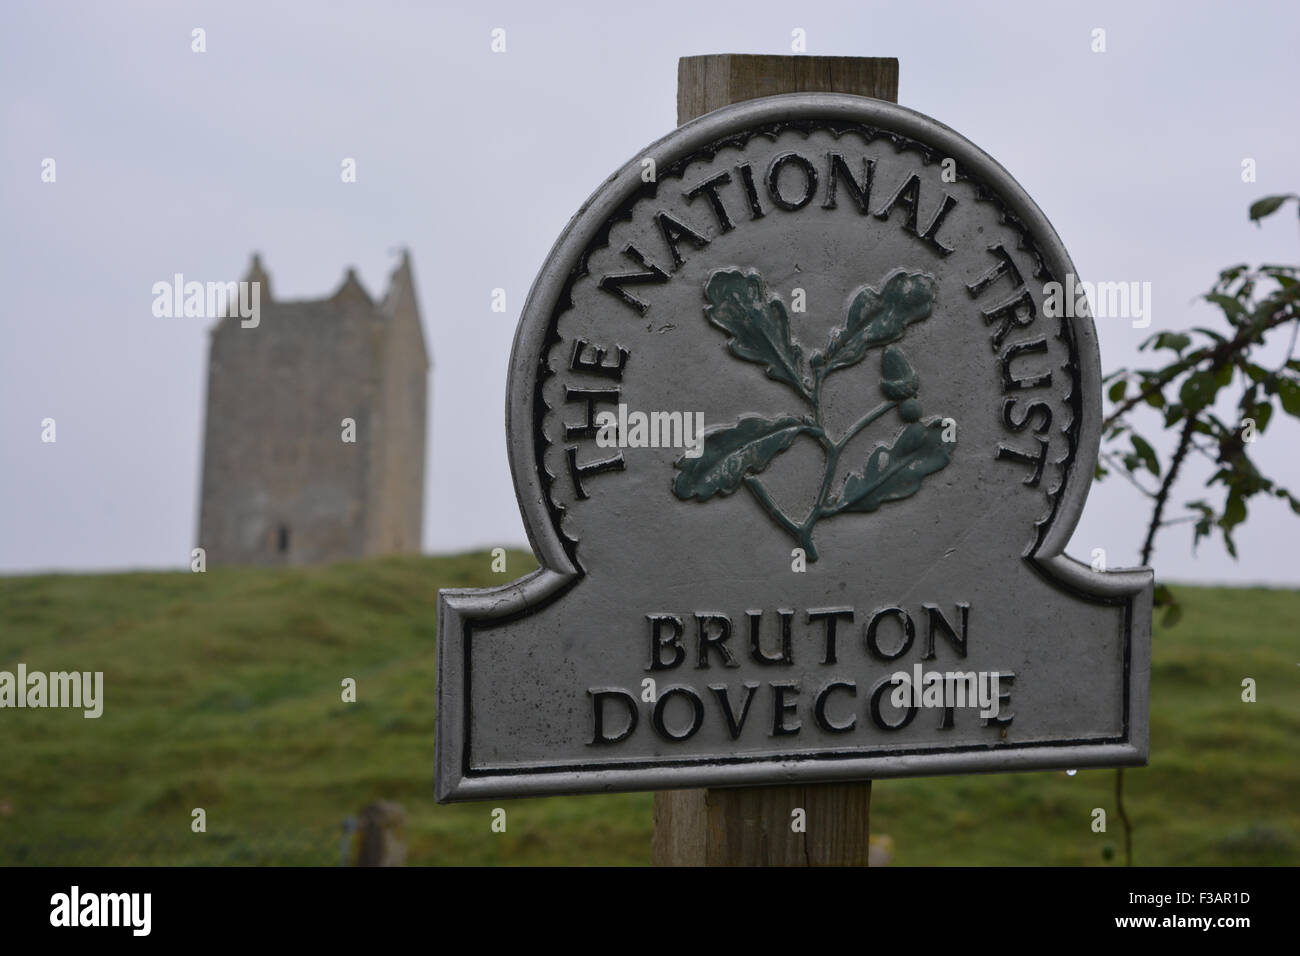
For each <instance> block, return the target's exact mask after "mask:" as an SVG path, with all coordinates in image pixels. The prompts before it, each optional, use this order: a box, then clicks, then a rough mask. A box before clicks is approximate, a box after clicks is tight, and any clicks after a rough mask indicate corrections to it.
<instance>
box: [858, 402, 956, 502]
mask: <svg viewBox="0 0 1300 956" xmlns="http://www.w3.org/2000/svg"><path fill="white" fill-rule="evenodd" d="M943 431H944V428H943V420H942V419H937V418H936V419H935V420H934V421H932V422H930V423H929V424H928V425H926V424H922V423H920V422H913V423H912V424H910V425H906V426H904V428H903V430H902V431H901V432H899V433H898V437H897V438H895V439H894V444H893V445H892V446H885V445H879V446H877V447H876V449H875V450H874V451H873V452H872V453H871V456H870V457H869V458H868V459H867V464H866V467H865V468H864V469H863V470H862V474H861V475H857V474H851V475H849V477H848V480H847V481H845V483H844V491H843V493H842V494H841V495H840V501H841V502H842V505H841V506H840V507H839V508H838V509H837V510H844V511H875V510H876V509H877V508H879V507H880V506H881V505H882V504H884V503H885V502H887V501H898V500H899V499H901V498H907V497H909V496H911V495H914V494H916V493H917V492H918V491H919V490H920V489H921V481H922V479H924V478H925V476H926V475H931V474H934V472H936V471H939V470H940V469H942V468H944V467H946V466H947V464H948V462H949V460H950V459H951V457H952V448H953V446H954V445H955V444H956V443H955V442H946V441H944V440H943Z"/></svg>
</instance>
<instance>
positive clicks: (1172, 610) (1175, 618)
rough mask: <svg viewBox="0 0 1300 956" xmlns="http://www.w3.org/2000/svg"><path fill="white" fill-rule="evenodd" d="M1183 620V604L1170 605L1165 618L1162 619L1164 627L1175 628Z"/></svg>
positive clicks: (1166, 609) (1161, 622)
mask: <svg viewBox="0 0 1300 956" xmlns="http://www.w3.org/2000/svg"><path fill="white" fill-rule="evenodd" d="M1182 619H1183V606H1182V605H1181V604H1170V605H1169V606H1168V607H1166V608H1165V614H1164V617H1162V618H1161V619H1160V624H1161V626H1162V627H1173V626H1174V625H1175V624H1177V623H1178V622H1179V621H1181V620H1182Z"/></svg>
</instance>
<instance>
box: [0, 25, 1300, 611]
mask: <svg viewBox="0 0 1300 956" xmlns="http://www.w3.org/2000/svg"><path fill="white" fill-rule="evenodd" d="M466 10H468V11H469V12H466ZM196 27H200V28H202V29H203V30H204V31H205V32H206V37H205V39H206V52H204V53H195V52H193V51H192V50H191V45H192V30H193V29H194V28H196ZM494 28H503V29H504V30H505V31H506V33H505V37H506V52H505V53H493V52H492V51H491V39H492V37H491V33H492V30H493V29H494ZM796 28H801V29H802V30H804V31H805V33H806V37H807V52H808V54H810V55H842V56H895V57H898V58H899V60H900V63H901V81H900V86H899V101H900V102H901V103H902V104H903V105H905V106H908V107H911V108H913V109H916V110H920V111H921V112H923V113H927V114H929V115H930V116H933V117H935V118H936V119H938V120H940V121H941V122H943V123H946V124H947V125H949V126H952V127H954V128H955V129H956V130H958V131H959V132H961V133H963V134H964V135H966V136H967V137H968V138H970V139H971V140H973V141H974V142H975V143H976V144H978V145H979V146H981V147H982V148H983V149H985V150H986V151H987V152H989V153H990V154H991V155H992V156H994V157H995V158H996V159H997V160H999V161H1000V162H1001V163H1002V164H1003V165H1004V166H1005V167H1006V168H1007V169H1008V170H1009V171H1010V172H1011V174H1012V175H1013V176H1015V177H1016V178H1017V179H1018V180H1019V181H1020V183H1021V184H1022V185H1023V186H1024V187H1025V189H1026V190H1027V191H1028V192H1029V194H1030V195H1031V196H1032V197H1033V198H1034V199H1035V200H1036V201H1037V203H1038V204H1039V206H1040V207H1041V208H1042V209H1043V211H1044V212H1045V213H1046V214H1047V216H1048V218H1049V219H1050V220H1051V221H1052V222H1053V224H1054V225H1055V227H1056V229H1057V232H1058V233H1059V234H1060V236H1061V238H1062V240H1063V241H1064V243H1065V246H1066V248H1067V249H1068V250H1069V251H1070V254H1071V255H1072V257H1073V260H1074V263H1075V266H1076V267H1077V269H1078V271H1079V274H1080V276H1081V277H1082V278H1084V279H1089V280H1093V281H1097V280H1113V281H1121V280H1123V281H1146V282H1150V283H1151V284H1152V288H1153V296H1154V315H1153V319H1154V320H1153V323H1152V326H1151V328H1150V329H1142V330H1139V329H1134V328H1132V327H1131V323H1130V322H1128V321H1125V320H1102V321H1099V329H1098V332H1099V337H1100V340H1101V349H1102V365H1103V368H1104V369H1105V370H1110V369H1111V368H1114V367H1115V366H1117V365H1133V364H1135V363H1139V362H1140V361H1141V359H1140V358H1139V356H1138V353H1137V352H1136V347H1137V344H1138V343H1139V342H1140V341H1141V340H1142V339H1143V338H1145V337H1146V336H1147V335H1149V334H1150V333H1151V332H1153V331H1156V330H1158V329H1161V328H1182V327H1185V326H1187V325H1193V324H1203V325H1204V324H1214V323H1216V322H1217V321H1218V318H1217V315H1216V312H1215V310H1213V309H1212V308H1211V307H1209V306H1207V305H1205V304H1204V303H1197V302H1196V297H1197V296H1198V295H1199V294H1200V293H1202V292H1204V291H1205V290H1206V289H1207V288H1208V286H1209V284H1210V283H1211V282H1212V281H1213V279H1214V278H1215V276H1216V274H1217V272H1218V270H1219V269H1220V268H1222V267H1224V266H1227V265H1229V264H1232V263H1236V262H1243V261H1249V262H1255V263H1260V262H1278V261H1283V262H1294V261H1296V253H1297V248H1298V244H1300V234H1298V232H1297V229H1296V225H1295V217H1294V213H1293V212H1288V213H1287V214H1286V215H1285V216H1283V215H1281V214H1279V215H1278V216H1276V217H1274V219H1272V220H1269V221H1268V223H1267V224H1266V225H1265V226H1264V228H1263V229H1257V228H1256V227H1255V226H1253V225H1250V224H1249V223H1248V222H1247V219H1246V208H1247V206H1248V205H1249V203H1250V202H1251V201H1252V200H1254V199H1256V198H1258V197H1260V196H1263V195H1266V194H1269V193H1275V192H1289V191H1300V136H1297V135H1296V127H1295V97H1296V90H1297V89H1298V88H1300V57H1297V54H1296V49H1295V44H1296V38H1297V36H1300V7H1297V5H1296V4H1294V3H1283V2H1279V3H1250V2H1233V3H1230V4H1229V3H1222V4H1209V3H1184V2H1180V3H1144V2H1134V0H1126V2H1120V3H1089V4H1074V5H1071V6H1069V7H1068V8H1067V7H1066V6H1065V5H1062V4H1044V3H1041V2H1029V3H997V2H983V3H979V4H968V3H951V4H949V3H938V4H927V3H922V2H915V0H910V2H905V3H890V4H879V3H866V2H862V0H851V2H842V3H829V2H799V3H792V2H788V0H787V2H772V0H744V2H733V3H716V4H714V3H707V2H701V0H689V2H668V0H656V2H655V3H653V4H644V3H618V4H614V3H599V4H598V3H591V4H588V5H582V4H578V3H575V2H564V3H554V2H552V3H538V2H510V3H490V2H479V3H472V4H463V5H460V6H459V7H456V8H452V7H449V6H448V5H446V4H436V5H426V4H416V3H386V2H377V0H368V2H364V3H361V2H358V3H336V4H329V5H328V6H327V5H325V4H320V3H306V2H300V3H275V4H267V3H247V4H246V3H235V2H229V0H222V2H219V3H186V4H176V3H170V2H168V3H163V2H159V3H134V4H118V3H113V4H98V3H97V4H91V3H88V2H87V3H61V4H52V3H19V2H14V0H6V2H5V3H4V4H3V5H2V6H0V98H2V101H3V107H4V114H5V136H4V142H3V145H2V146H0V164H2V167H0V223H3V225H2V226H0V229H2V230H3V233H2V236H3V238H2V240H0V241H2V242H3V248H2V249H0V263H2V264H3V265H2V268H3V273H2V278H3V282H4V288H5V297H6V308H5V310H4V313H3V320H2V322H3V334H2V336H0V449H2V450H0V463H2V464H0V572H5V573H15V572H20V571H31V570H39V569H125V568H138V567H159V568H180V567H183V566H185V565H187V564H188V561H189V550H190V548H191V547H193V546H194V545H195V543H196V542H195V537H196V533H197V503H198V494H199V468H200V460H201V448H202V422H203V397H204V389H205V383H206V361H207V342H208V336H207V330H208V327H209V326H210V325H211V322H210V321H209V320H206V319H185V318H174V319H159V318H155V317H154V316H153V315H152V312H151V308H150V307H151V304H152V301H153V296H152V293H151V287H152V285H153V283H155V282H158V281H169V280H170V278H171V276H172V275H173V274H174V273H177V272H180V273H184V274H185V276H186V277H187V278H193V279H199V280H202V281H206V280H227V279H236V278H239V277H241V276H242V274H243V272H244V270H245V269H246V267H247V262H248V258H249V255H250V254H251V252H252V251H253V250H258V251H260V252H261V253H262V258H263V262H264V264H265V265H266V268H267V269H268V271H269V272H270V274H271V279H272V286H273V291H274V294H275V296H276V297H277V298H319V297H323V296H325V295H327V294H329V293H330V292H332V291H333V290H334V289H335V288H336V287H337V285H338V284H339V283H340V281H341V280H342V277H343V274H344V270H345V268H346V267H347V266H349V265H353V266H355V267H356V268H357V271H358V274H359V275H360V277H361V279H362V282H363V283H364V284H365V285H366V287H367V288H368V289H369V290H370V291H371V293H372V295H374V296H376V297H378V296H380V295H382V293H383V287H384V283H385V282H386V280H387V276H388V273H389V271H390V270H391V268H392V267H393V265H394V263H395V256H394V250H395V249H396V248H397V247H399V246H402V245H406V246H409V248H410V250H411V254H412V258H413V262H414V266H415V273H416V279H417V284H418V291H419V295H420V305H421V308H422V310H423V315H424V324H425V334H426V338H427V340H428V342H429V346H430V350H431V352H432V357H433V363H434V369H433V378H432V383H431V385H432V388H431V404H432V417H431V419H430V423H431V434H430V440H431V441H430V455H429V467H428V472H427V475H428V481H427V490H426V498H425V513H426V521H425V529H424V548H425V550H426V551H434V552H449V551H458V550H463V549H468V548H472V547H493V546H496V545H520V544H523V543H524V542H525V536H524V532H523V526H522V524H521V522H520V519H519V512H518V508H517V506H516V504H515V499H514V492H513V487H512V484H511V481H510V472H509V467H508V465H507V462H506V455H505V432H504V424H503V407H504V395H505V372H506V367H507V362H508V358H509V352H510V344H511V340H512V336H513V334H514V328H515V323H516V321H517V320H518V316H519V311H520V308H521V306H522V305H523V301H524V297H525V295H526V293H527V291H528V288H529V286H530V284H531V282H532V280H533V277H534V275H535V274H536V272H537V270H538V268H539V267H540V266H541V264H542V261H543V259H544V257H545V255H546V253H547V251H548V250H549V248H550V246H551V244H552V242H553V241H554V240H555V238H556V236H557V235H558V234H559V232H560V230H561V229H562V228H563V227H564V225H565V223H566V222H567V221H568V219H569V217H570V216H571V215H572V214H573V213H574V212H575V211H576V210H577V209H578V207H579V206H580V205H581V204H582V202H583V201H584V200H585V199H586V198H587V197H588V196H589V195H590V194H591V193H592V192H593V191H594V190H595V189H596V187H598V186H599V185H600V184H601V183H602V182H603V181H604V179H605V177H606V176H608V175H609V174H610V173H612V172H613V171H614V170H615V169H617V168H618V167H619V166H621V165H622V164H623V163H625V162H626V161H628V160H629V159H631V158H633V157H634V156H637V155H639V151H640V150H641V148H642V147H643V146H645V145H646V144H648V143H650V142H651V141H653V140H655V139H657V138H658V137H660V136H661V135H663V134H665V133H667V132H668V131H670V130H671V129H672V128H673V126H674V125H675V116H676V114H675V84H676V71H677V58H678V57H680V56H687V55H694V54H704V53H723V52H734V53H777V54H788V53H790V52H791V33H792V31H793V30H795V29H796ZM1096 28H1102V29H1104V30H1105V31H1106V35H1105V36H1106V51H1105V52H1104V53H1094V52H1093V51H1092V49H1091V47H1092V44H1093V30H1094V29H1096ZM345 157H352V158H355V159H356V162H357V182H355V183H346V184H345V183H343V182H342V181H341V177H340V168H341V163H342V160H343V159H344V158H345ZM46 158H53V159H54V160H55V161H56V167H55V168H56V175H57V179H56V181H55V182H54V183H43V182H42V181H41V172H42V161H43V160H44V159H46ZM1245 158H1251V159H1254V160H1255V163H1256V169H1257V181H1256V182H1254V183H1243V182H1242V177H1241V164H1242V160H1243V159H1245ZM498 287H500V288H504V289H506V291H507V311H506V313H505V314H500V313H495V312H493V311H491V308H490V305H491V294H492V290H493V289H494V288H498ZM1284 350H1285V343H1282V344H1281V346H1280V347H1279V349H1278V351H1277V353H1276V359H1277V360H1278V361H1280V360H1281V358H1282V351H1284ZM1279 417H1281V416H1279ZM45 418H54V419H55V420H56V422H57V441H56V442H55V443H53V444H48V443H43V442H42V441H41V422H42V420H43V419H45ZM1169 444H1170V442H1165V443H1164V446H1163V447H1168V445H1169ZM1298 449H1300V428H1298V427H1296V425H1294V424H1293V423H1292V422H1291V421H1290V420H1287V421H1284V422H1278V420H1277V419H1275V423H1274V425H1273V426H1272V427H1271V429H1270V431H1269V432H1268V433H1267V434H1266V435H1265V436H1264V438H1263V439H1262V440H1261V441H1260V442H1258V443H1257V444H1256V445H1255V446H1254V447H1253V453H1254V454H1255V456H1256V458H1257V460H1258V462H1259V463H1260V464H1261V466H1262V467H1263V469H1264V470H1265V472H1266V473H1269V474H1272V475H1274V477H1277V478H1278V479H1280V480H1282V481H1283V482H1284V483H1287V484H1289V485H1290V486H1291V487H1292V489H1293V490H1297V491H1300V487H1298V486H1300V467H1298V466H1297V462H1300V450H1298ZM1208 474H1209V472H1208V465H1203V463H1202V462H1200V461H1193V462H1191V467H1189V469H1188V472H1187V478H1186V481H1185V482H1184V484H1183V486H1182V487H1181V488H1180V489H1179V491H1178V492H1176V502H1177V503H1178V504H1179V507H1177V508H1175V509H1174V513H1175V514H1178V513H1181V511H1182V509H1181V502H1182V501H1185V500H1190V499H1192V498H1195V497H1199V496H1200V494H1201V493H1202V492H1201V489H1200V487H1199V486H1200V484H1201V483H1202V482H1203V481H1204V479H1205V477H1206V476H1207V475H1208ZM1257 501H1258V503H1257V504H1255V505H1254V506H1253V507H1252V511H1251V517H1250V521H1249V524H1248V525H1247V526H1246V527H1245V528H1244V529H1242V530H1241V531H1240V532H1239V535H1238V538H1239V546H1240V550H1241V558H1240V560H1238V561H1233V560H1232V559H1231V558H1230V557H1228V556H1227V554H1226V553H1225V552H1224V551H1223V549H1222V547H1221V546H1220V545H1219V544H1218V543H1217V542H1203V543H1202V544H1201V546H1200V550H1199V553H1198V554H1197V555H1196V556H1193V554H1192V550H1191V533H1190V529H1189V527H1188V526H1187V525H1180V526H1177V527H1174V528H1170V529H1169V530H1168V531H1166V532H1165V533H1164V534H1163V536H1162V537H1161V539H1160V540H1159V544H1158V550H1157V555H1156V560H1155V562H1154V563H1155V565H1156V567H1157V571H1158V573H1159V574H1160V575H1161V576H1163V577H1166V578H1169V579H1174V580H1200V581H1231V582H1244V581H1259V582H1272V583H1279V584H1289V585H1295V584H1297V583H1300V562H1297V560H1296V558H1295V548H1294V546H1293V542H1294V541H1295V540H1296V539H1297V537H1298V536H1300V518H1297V517H1296V516H1294V515H1292V514H1291V512H1290V511H1289V510H1288V509H1287V508H1286V507H1285V505H1282V504H1279V503H1277V502H1275V501H1272V500H1269V501H1263V500H1259V499H1257ZM1146 514H1147V511H1146V508H1145V502H1144V501H1143V500H1142V499H1141V498H1140V496H1139V495H1138V494H1137V492H1136V491H1134V490H1133V489H1132V488H1131V487H1129V486H1128V485H1126V484H1125V483H1124V482H1123V481H1122V480H1120V479H1118V478H1114V479H1110V480H1108V481H1107V482H1105V483H1104V484H1101V485H1098V486H1095V487H1094V489H1093V491H1092V494H1091V496H1090V498H1089V502H1088V506H1087V509H1086V510H1085V513H1084V516H1083V520H1082V521H1081V523H1080V525H1079V528H1078V531H1077V533H1076V535H1075V538H1074V542H1073V544H1072V546H1071V548H1070V551H1071V553H1073V554H1074V555H1075V556H1076V557H1080V558H1082V559H1084V560H1088V558H1089V555H1090V554H1091V552H1092V549H1093V548H1096V547H1104V548H1106V549H1107V552H1108V557H1109V563H1110V564H1111V565H1112V566H1114V565H1119V564H1131V563H1134V562H1135V560H1136V555H1137V552H1138V546H1139V545H1140V543H1141V539H1142V536H1143V530H1144V526H1145V524H1144V522H1145V518H1146Z"/></svg>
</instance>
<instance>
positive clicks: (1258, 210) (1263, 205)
mask: <svg viewBox="0 0 1300 956" xmlns="http://www.w3.org/2000/svg"><path fill="white" fill-rule="evenodd" d="M1293 198H1295V197H1294V196H1292V195H1291V194H1289V193H1288V194H1286V195H1283V196H1265V197H1264V198H1263V199H1257V200H1255V201H1254V202H1253V203H1251V204H1250V218H1251V220H1252V221H1253V222H1258V221H1259V220H1261V219H1263V218H1264V217H1265V216H1271V215H1273V213H1275V212H1277V211H1278V209H1280V208H1281V207H1282V203H1284V202H1286V201H1287V200H1288V199H1293Z"/></svg>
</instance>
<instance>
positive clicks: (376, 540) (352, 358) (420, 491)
mask: <svg viewBox="0 0 1300 956" xmlns="http://www.w3.org/2000/svg"><path fill="white" fill-rule="evenodd" d="M246 281H250V282H258V283H260V298H259V304H260V316H259V321H258V322H257V324H256V325H255V326H253V325H252V324H251V323H250V324H247V325H246V324H244V323H241V320H240V318H239V316H238V315H237V314H236V315H230V316H228V317H227V318H224V319H221V320H220V321H219V322H218V323H217V325H216V326H215V327H214V328H213V329H212V333H211V335H212V338H211V346H210V352H209V358H208V401H207V420H206V425H205V431H204V441H203V478H202V481H203V487H202V491H201V495H200V505H199V540H198V546H199V547H201V548H204V549H205V550H206V553H207V562H208V565H209V566H221V565H232V564H256V565H303V564H317V563H321V562H328V561H341V560H347V559H352V558H360V557H365V556H368V555H374V554H387V553H390V552H415V551H419V550H420V529H421V525H422V520H423V511H424V438H425V396H426V389H427V385H428V375H429V357H428V352H427V350H426V349H425V343H424V333H423V330H422V328H421V323H420V312H419V306H418V304H417V303H416V297H415V282H414V279H413V277H412V275H411V260H410V256H409V255H408V254H407V253H406V252H403V253H402V259H401V262H400V263H399V265H398V266H397V268H396V269H395V270H394V272H393V274H392V277H391V279H390V280H389V284H388V291H387V293H386V294H385V295H384V298H383V300H382V301H381V302H374V301H372V300H371V298H370V296H369V295H368V294H367V293H366V290H365V289H364V288H362V286H361V283H360V282H358V281H357V277H356V273H355V272H353V270H351V269H349V270H348V271H347V276H346V278H345V279H344V280H343V284H342V285H341V286H339V288H338V290H337V291H336V292H335V293H334V294H333V295H332V296H330V297H329V298H326V299H315V300H311V301H298V302H277V301H275V300H274V299H273V298H272V295H271V282H270V277H269V276H268V275H267V273H266V272H265V270H264V269H263V268H262V263H261V261H260V259H259V258H258V257H257V256H256V255H254V256H253V262H252V265H251V267H250V269H249V272H248V276H247V277H246ZM349 439H351V440H349Z"/></svg>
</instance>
